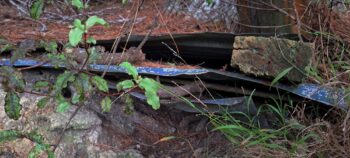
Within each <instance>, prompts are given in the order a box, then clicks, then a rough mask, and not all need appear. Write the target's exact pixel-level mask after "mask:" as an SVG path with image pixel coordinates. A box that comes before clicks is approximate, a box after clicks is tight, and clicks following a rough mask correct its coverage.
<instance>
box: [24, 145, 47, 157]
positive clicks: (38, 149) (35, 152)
mask: <svg viewBox="0 0 350 158" xmlns="http://www.w3.org/2000/svg"><path fill="white" fill-rule="evenodd" d="M44 150H45V148H44V147H43V146H42V145H41V144H36V145H35V146H34V148H33V149H32V150H30V152H29V154H28V158H38V157H39V156H40V154H41V153H42V152H43V151H44Z"/></svg>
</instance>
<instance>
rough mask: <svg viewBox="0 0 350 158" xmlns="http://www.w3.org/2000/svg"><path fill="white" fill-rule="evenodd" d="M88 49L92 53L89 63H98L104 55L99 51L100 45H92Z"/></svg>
mask: <svg viewBox="0 0 350 158" xmlns="http://www.w3.org/2000/svg"><path fill="white" fill-rule="evenodd" d="M88 51H89V53H90V56H89V60H88V63H94V64H96V62H97V61H98V60H100V59H102V55H101V53H100V52H99V51H100V50H99V47H91V48H89V49H88Z"/></svg>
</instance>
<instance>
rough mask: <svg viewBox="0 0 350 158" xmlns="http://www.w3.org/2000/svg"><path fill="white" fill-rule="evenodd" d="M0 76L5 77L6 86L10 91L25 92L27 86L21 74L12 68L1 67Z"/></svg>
mask: <svg viewBox="0 0 350 158" xmlns="http://www.w3.org/2000/svg"><path fill="white" fill-rule="evenodd" d="M0 74H1V75H3V76H4V80H5V81H4V84H5V85H6V86H7V88H9V89H14V90H15V91H17V92H20V93H21V92H23V91H24V88H25V86H26V84H25V81H24V79H23V75H22V73H21V72H19V71H17V70H16V69H15V68H13V67H10V66H2V67H0Z"/></svg>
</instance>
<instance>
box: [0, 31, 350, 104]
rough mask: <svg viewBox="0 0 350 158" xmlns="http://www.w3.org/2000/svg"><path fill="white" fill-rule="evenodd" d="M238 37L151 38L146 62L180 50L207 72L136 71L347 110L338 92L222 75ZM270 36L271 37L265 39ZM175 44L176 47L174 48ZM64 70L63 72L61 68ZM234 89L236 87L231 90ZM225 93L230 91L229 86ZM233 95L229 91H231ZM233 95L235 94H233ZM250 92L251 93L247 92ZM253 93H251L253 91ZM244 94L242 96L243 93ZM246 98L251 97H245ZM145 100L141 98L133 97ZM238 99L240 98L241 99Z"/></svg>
mask: <svg viewBox="0 0 350 158" xmlns="http://www.w3.org/2000/svg"><path fill="white" fill-rule="evenodd" d="M235 36H236V35H235V34H227V33H200V34H198V33H196V34H178V35H173V36H170V35H165V36H151V37H149V39H148V41H147V43H146V44H145V45H144V47H143V49H142V50H143V52H144V53H145V54H146V57H147V59H151V60H158V59H162V60H163V61H164V60H170V59H172V58H176V57H175V56H174V54H173V53H174V52H173V51H171V50H169V47H170V48H172V49H178V50H179V52H180V55H181V57H182V58H183V59H184V60H185V61H186V62H188V63H198V62H201V63H203V62H204V63H205V68H194V69H178V68H159V67H137V70H138V72H139V73H140V74H141V75H149V76H161V77H173V78H177V79H194V78H197V77H199V78H201V79H202V80H204V81H207V82H208V83H215V84H219V85H220V84H223V83H225V84H226V85H225V86H227V85H230V84H235V85H237V84H240V85H242V86H244V87H247V89H254V90H256V91H255V93H254V94H253V95H254V96H259V97H264V98H269V97H271V96H273V95H274V93H275V92H276V91H282V92H287V93H290V94H292V95H294V96H295V97H296V98H298V99H299V100H304V99H306V100H311V101H314V102H317V103H321V104H323V105H327V106H331V107H339V108H340V109H344V110H345V109H347V108H348V105H347V103H346V101H345V98H346V95H345V91H344V90H341V89H336V88H328V87H323V86H322V85H316V84H310V83H301V84H296V85H291V84H285V83H277V84H275V85H272V86H271V81H269V80H267V79H263V78H257V77H252V76H249V75H246V74H243V73H241V72H236V71H222V70H218V69H215V68H218V67H220V66H222V65H225V64H229V62H230V56H231V54H232V49H233V44H232V43H233V41H234V37H235ZM265 36H268V35H265ZM282 36H283V37H288V38H294V37H295V36H293V35H282ZM143 38H144V37H143V36H131V38H130V39H126V38H123V39H122V40H121V43H120V44H121V45H123V46H125V45H128V46H133V45H137V44H138V43H140V42H141V41H142V39H143ZM175 43H176V44H175ZM112 44H113V40H105V41H98V43H97V45H101V46H104V47H106V49H110V48H111V46H112ZM40 63H41V62H40V61H36V60H32V59H21V60H17V61H16V62H14V64H11V63H10V59H8V58H2V59H1V60H0V65H1V66H11V65H12V66H16V67H26V66H33V65H38V64H40ZM89 66H90V68H89V70H91V71H94V72H104V71H106V72H107V73H108V74H126V71H125V70H124V69H123V68H121V67H119V66H115V65H111V66H108V65H98V64H91V65H89ZM40 67H42V68H54V66H53V65H52V64H50V63H47V64H44V65H41V66H40ZM61 68H64V67H63V66H61ZM232 87H233V86H232ZM226 91H229V86H228V87H227V89H226ZM229 92H230V91H229ZM231 92H234V91H231ZM248 92H249V91H248ZM250 92H252V91H250ZM241 93H242V92H241ZM242 94H243V95H249V94H247V93H244V92H243V93H242ZM134 96H136V97H138V98H139V99H142V96H140V95H136V94H135V95H134ZM238 99H239V98H238ZM206 103H208V104H214V105H232V98H217V99H211V100H210V99H209V100H206Z"/></svg>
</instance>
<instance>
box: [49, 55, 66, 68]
mask: <svg viewBox="0 0 350 158" xmlns="http://www.w3.org/2000/svg"><path fill="white" fill-rule="evenodd" d="M47 58H48V59H49V60H50V62H51V64H52V65H54V66H55V68H58V67H59V66H64V65H65V64H66V63H67V59H66V56H65V55H64V54H63V53H62V54H56V53H49V54H47Z"/></svg>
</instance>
